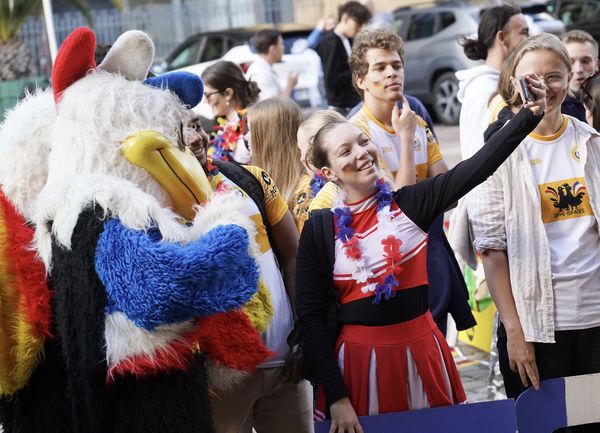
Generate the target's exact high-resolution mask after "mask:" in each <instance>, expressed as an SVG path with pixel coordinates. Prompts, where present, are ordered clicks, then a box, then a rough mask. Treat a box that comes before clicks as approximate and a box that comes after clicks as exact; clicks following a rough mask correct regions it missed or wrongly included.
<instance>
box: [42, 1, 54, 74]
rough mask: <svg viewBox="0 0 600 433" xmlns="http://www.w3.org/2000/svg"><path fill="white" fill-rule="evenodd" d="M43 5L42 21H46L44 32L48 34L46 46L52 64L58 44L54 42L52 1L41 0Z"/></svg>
mask: <svg viewBox="0 0 600 433" xmlns="http://www.w3.org/2000/svg"><path fill="white" fill-rule="evenodd" d="M42 5H43V7H44V22H45V23H46V34H47V36H48V46H49V48H50V58H51V59H52V64H54V59H55V58H56V53H57V52H58V46H57V44H56V33H54V19H53V18H52V3H51V2H50V0H42Z"/></svg>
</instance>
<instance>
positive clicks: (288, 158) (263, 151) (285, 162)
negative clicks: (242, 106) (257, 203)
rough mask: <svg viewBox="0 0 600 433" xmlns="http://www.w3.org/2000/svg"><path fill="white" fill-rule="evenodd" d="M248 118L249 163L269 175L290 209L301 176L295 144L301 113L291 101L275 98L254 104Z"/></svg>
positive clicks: (297, 150) (298, 154) (301, 167)
mask: <svg viewBox="0 0 600 433" xmlns="http://www.w3.org/2000/svg"><path fill="white" fill-rule="evenodd" d="M248 118H249V119H250V137H251V142H252V149H251V153H252V164H253V165H257V166H259V167H261V168H263V169H264V170H265V171H267V173H269V174H270V175H271V177H272V178H273V180H274V181H275V184H276V185H277V186H278V187H279V191H280V193H281V195H282V197H283V199H284V200H285V201H286V203H287V204H288V207H289V206H290V204H291V201H292V196H293V195H294V192H295V190H296V187H297V185H298V182H299V180H300V177H301V176H302V174H303V173H304V167H303V166H302V162H301V161H300V150H299V149H298V146H297V142H296V133H297V132H298V127H299V126H300V123H301V122H302V111H300V107H298V105H297V104H296V103H295V102H294V101H292V100H291V99H290V98H285V97H276V98H269V99H265V100H264V101H261V102H258V103H257V104H255V105H253V106H252V107H251V108H250V109H249V110H248Z"/></svg>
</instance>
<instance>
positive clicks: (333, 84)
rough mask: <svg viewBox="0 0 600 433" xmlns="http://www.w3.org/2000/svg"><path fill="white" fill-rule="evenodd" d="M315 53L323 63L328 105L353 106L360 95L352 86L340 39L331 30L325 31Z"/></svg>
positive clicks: (344, 50) (344, 51)
mask: <svg viewBox="0 0 600 433" xmlns="http://www.w3.org/2000/svg"><path fill="white" fill-rule="evenodd" d="M317 53H319V56H320V57H321V63H322V65H323V76H324V79H325V93H326V94H327V101H328V102H329V105H334V106H336V107H347V108H351V107H354V106H355V105H356V104H358V103H359V102H360V96H359V95H358V93H357V92H356V90H354V86H352V72H350V66H349V65H348V54H346V49H345V48H344V43H343V42H342V40H341V39H340V38H339V36H338V35H336V34H335V33H334V32H333V31H330V32H327V33H326V34H325V36H324V37H323V40H322V41H321V43H320V44H319V45H318V46H317Z"/></svg>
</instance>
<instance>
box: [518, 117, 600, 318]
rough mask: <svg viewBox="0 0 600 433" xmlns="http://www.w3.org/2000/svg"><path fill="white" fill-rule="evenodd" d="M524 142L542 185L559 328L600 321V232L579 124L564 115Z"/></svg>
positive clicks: (541, 199)
mask: <svg viewBox="0 0 600 433" xmlns="http://www.w3.org/2000/svg"><path fill="white" fill-rule="evenodd" d="M523 146H524V147H525V150H526V152H527V155H528V156H529V161H530V163H531V168H532V170H533V175H534V178H535V180H536V182H537V184H538V191H539V197H540V205H541V218H542V221H543V223H544V228H545V229H546V234H547V236H548V241H549V245H550V256H551V263H552V284H553V288H554V307H555V310H554V311H555V322H556V330H573V329H586V328H591V327H595V326H600V236H599V235H598V229H597V228H596V220H595V218H594V214H593V211H592V208H591V206H590V202H589V199H588V196H589V194H588V191H587V186H586V184H585V180H584V177H583V163H582V161H581V159H580V157H579V145H578V143H577V141H576V136H575V127H574V126H573V124H572V122H570V121H569V120H568V118H567V117H564V116H563V123H562V126H561V127H560V129H559V130H558V132H556V133H555V134H553V135H551V136H540V135H537V134H534V133H532V134H530V135H529V136H528V137H527V138H526V139H525V140H524V141H523Z"/></svg>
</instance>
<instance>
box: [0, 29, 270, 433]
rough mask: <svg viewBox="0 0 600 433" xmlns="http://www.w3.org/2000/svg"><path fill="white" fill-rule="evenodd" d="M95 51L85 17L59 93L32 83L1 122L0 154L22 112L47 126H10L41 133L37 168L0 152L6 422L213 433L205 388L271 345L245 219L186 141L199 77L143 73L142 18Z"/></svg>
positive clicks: (70, 41) (17, 427)
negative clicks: (216, 189) (97, 58)
mask: <svg viewBox="0 0 600 433" xmlns="http://www.w3.org/2000/svg"><path fill="white" fill-rule="evenodd" d="M94 48H95V36H94V33H93V32H92V31H91V30H89V29H86V28H80V29H76V30H75V31H74V32H73V33H71V34H70V35H69V37H68V38H67V39H66V40H65V42H64V43H63V45H62V46H61V49H60V50H59V53H58V56H57V59H56V62H55V64H54V68H53V73H52V86H53V89H52V90H53V93H52V95H50V98H51V99H50V100H51V101H52V103H51V104H49V103H48V100H49V97H48V95H47V94H42V96H40V97H39V98H40V101H37V103H34V98H33V97H32V98H29V99H28V100H26V101H25V102H24V103H22V104H21V105H20V106H19V107H17V109H15V110H14V111H13V113H11V114H12V116H9V119H7V121H6V122H5V124H3V125H2V130H0V140H2V141H0V156H1V155H2V153H4V148H5V147H6V148H9V147H11V146H12V147H14V146H15V145H14V143H5V142H4V140H5V137H6V134H4V135H3V133H4V129H6V126H7V124H8V122H9V120H10V117H13V118H15V117H19V116H20V117H27V116H31V114H32V113H35V111H36V110H42V109H44V110H46V114H47V116H45V117H44V120H39V119H37V118H31V117H29V121H30V128H31V127H32V126H31V125H33V127H34V128H37V127H38V124H37V123H36V120H39V125H41V126H42V127H43V126H45V129H43V128H40V129H42V130H41V131H38V135H37V136H35V137H29V136H28V134H29V133H28V132H27V128H26V127H24V125H25V123H23V121H21V125H22V126H21V129H19V128H18V127H15V128H14V129H15V132H14V133H13V139H15V137H18V139H19V140H21V141H23V142H28V143H29V142H36V139H37V143H38V147H40V148H43V147H44V146H46V147H45V151H43V150H40V149H38V151H39V154H38V155H35V157H36V158H39V159H41V160H44V161H43V163H40V164H39V167H35V170H33V169H32V170H30V171H31V173H32V175H31V176H32V177H34V178H35V179H36V181H37V183H34V184H29V182H28V179H27V178H24V177H23V176H21V177H18V176H13V174H14V173H8V174H6V173H5V172H6V171H7V170H8V171H10V170H9V169H7V168H6V167H5V166H0V171H2V170H3V171H4V172H3V173H0V181H2V183H3V184H2V188H3V191H4V193H3V195H2V209H1V210H2V212H3V213H2V215H1V216H2V217H3V220H2V221H1V224H2V227H0V239H2V241H3V244H2V245H0V246H2V248H3V250H4V251H3V253H4V258H7V257H8V258H9V259H10V258H11V257H12V255H14V253H15V251H16V252H17V253H18V254H17V255H18V256H19V257H20V259H19V260H14V257H13V260H12V261H11V260H5V261H3V262H2V265H3V266H4V269H6V270H8V271H9V272H8V273H7V274H6V275H7V276H6V277H5V278H4V280H3V281H2V282H1V283H2V286H1V287H0V296H2V300H3V301H4V299H9V300H10V301H11V302H12V303H11V304H6V302H2V303H0V308H2V310H0V313H2V316H1V317H0V319H1V320H0V332H2V334H3V336H2V337H3V340H2V346H0V350H2V352H0V355H2V356H3V358H2V359H1V360H0V386H1V388H0V393H1V395H2V400H3V403H7V404H5V405H4V404H3V410H2V416H3V419H2V422H3V423H4V424H5V428H6V430H7V432H11V431H19V432H59V431H60V432H77V433H79V432H81V433H83V432H85V433H95V432H98V433H100V432H102V433H106V432H111V433H113V432H114V433H125V432H127V433H131V432H134V433H135V432H140V433H141V432H150V433H151V432H156V433H163V432H165V433H166V432H178V433H188V432H189V433H192V432H194V433H204V432H210V431H212V422H211V419H210V402H209V398H208V393H209V388H210V387H213V388H219V387H226V386H227V384H229V383H231V382H232V381H234V380H235V379H236V378H239V377H243V376H244V374H246V373H248V372H250V371H252V370H253V369H254V368H255V367H256V366H257V365H258V364H260V363H261V362H263V361H264V360H265V359H266V358H267V357H268V356H269V352H268V351H267V349H266V348H265V346H264V344H263V343H262V340H261V338H260V332H262V331H264V329H265V328H266V326H267V325H268V322H269V320H270V317H271V307H270V300H269V297H268V294H267V292H266V290H265V288H264V286H263V285H262V284H261V282H260V281H259V272H258V264H257V257H258V254H259V252H258V247H257V245H256V242H255V228H254V224H253V223H252V221H251V220H250V219H249V218H248V217H247V216H245V214H244V211H243V209H244V203H243V201H242V200H241V199H240V198H239V197H238V196H237V195H236V194H235V193H231V192H227V191H223V192H221V193H217V194H213V193H212V190H211V188H210V185H209V183H208V181H207V179H206V176H205V174H204V172H203V170H202V167H201V166H200V165H199V163H198V162H197V161H196V159H195V157H194V156H193V155H192V153H191V152H190V151H189V149H188V148H187V147H186V146H185V137H186V134H187V132H188V131H187V129H188V127H187V124H188V121H189V118H190V115H189V107H193V106H194V105H196V104H197V103H198V102H199V101H200V99H201V98H202V94H203V85H202V82H201V80H200V79H199V78H198V77H196V76H194V75H192V74H185V73H175V74H167V75H165V76H161V77H156V78H153V79H150V80H146V81H144V80H145V78H146V75H147V72H148V68H149V66H150V64H151V62H152V60H153V56H154V47H153V44H152V41H151V40H150V39H149V38H148V36H147V35H145V34H144V33H142V32H138V31H132V32H127V33H125V34H123V35H122V36H121V37H120V38H119V39H118V40H117V41H116V42H115V44H114V45H113V47H112V48H111V50H110V51H109V53H108V54H107V56H106V57H105V59H104V60H103V61H102V63H101V64H100V65H98V66H96V65H95V64H94V60H93V59H94V56H93V54H94ZM43 103H45V105H44V104H43ZM42 106H43V107H42ZM17 112H18V113H19V114H18V115H17ZM13 120H14V119H13ZM16 123H18V122H16ZM29 135H30V134H29ZM9 138H10V136H9ZM14 141H15V142H16V141H18V140H16V139H15V140H14ZM21 155H22V156H21V157H22V158H27V155H24V154H23V152H21ZM22 162H23V161H21V160H16V161H14V163H15V165H16V166H19V165H20V164H22ZM27 164H30V163H29V162H28V163H27ZM30 168H31V167H30ZM22 170H23V172H27V170H26V168H23V169H22ZM36 173H38V175H36ZM29 180H31V179H29ZM40 182H42V185H43V187H41V185H40ZM14 184H18V185H20V186H21V188H22V189H24V190H27V191H28V194H29V195H28V196H27V197H24V196H23V195H19V193H18V189H19V188H17V187H15V186H14ZM7 209H8V210H7ZM1 236H5V238H7V239H8V240H11V239H13V238H14V239H13V241H14V242H13V244H14V245H13V244H10V242H8V243H7V242H4V240H5V238H1ZM32 237H33V242H32V243H31V241H32ZM32 245H33V247H32ZM33 248H35V251H32V249H33ZM46 281H47V283H46ZM7 282H8V283H10V284H7ZM9 307H10V308H9ZM5 336H6V338H4V337H5ZM21 340H26V341H28V342H29V343H30V346H26V344H25V343H23V342H22V341H21ZM34 343H35V344H34ZM27 347H29V348H30V349H31V350H29V351H27ZM17 349H19V350H17ZM21 352H27V354H26V356H19V353H21ZM42 372H43V374H40V373H42ZM39 376H42V378H41V379H36V378H38V377H39ZM49 399H51V400H52V404H51V405H50V407H53V408H54V409H51V410H47V409H45V408H48V407H49V404H48V400H49ZM23 414H26V415H27V416H22V415H23ZM25 418H26V419H25Z"/></svg>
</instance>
